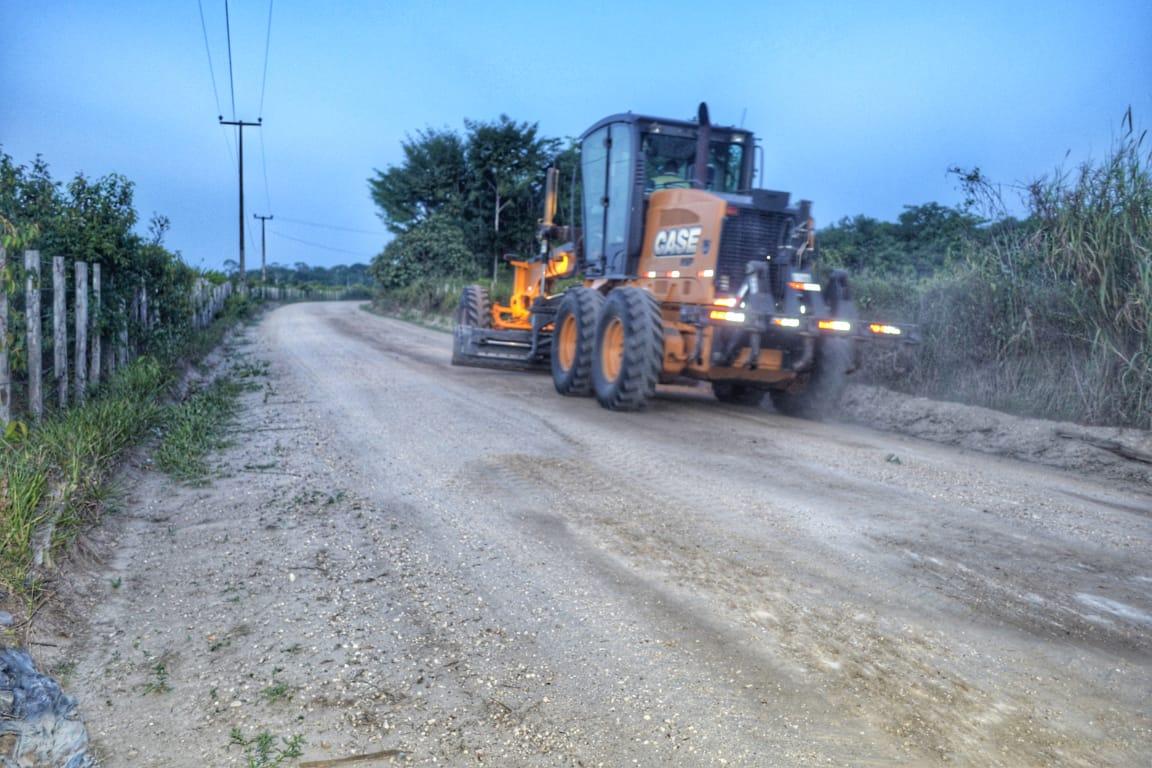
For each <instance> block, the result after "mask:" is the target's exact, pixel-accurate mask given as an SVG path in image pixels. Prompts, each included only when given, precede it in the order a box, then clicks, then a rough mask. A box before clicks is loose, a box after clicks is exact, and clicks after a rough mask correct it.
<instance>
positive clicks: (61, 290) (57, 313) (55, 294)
mask: <svg viewBox="0 0 1152 768" xmlns="http://www.w3.org/2000/svg"><path fill="white" fill-rule="evenodd" d="M66 289H67V283H66V282H65V280H64V257H63V256H53V257H52V361H53V362H52V378H54V379H55V380H56V395H57V398H58V400H59V405H60V407H61V408H67V407H68V325H67V322H66V320H67V318H68V307H67V298H68V297H67V295H66Z"/></svg>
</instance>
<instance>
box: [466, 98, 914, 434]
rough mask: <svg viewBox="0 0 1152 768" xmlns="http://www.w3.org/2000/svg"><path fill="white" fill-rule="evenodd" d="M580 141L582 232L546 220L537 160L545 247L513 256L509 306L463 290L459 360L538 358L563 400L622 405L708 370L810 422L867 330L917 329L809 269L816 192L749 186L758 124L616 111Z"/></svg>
mask: <svg viewBox="0 0 1152 768" xmlns="http://www.w3.org/2000/svg"><path fill="white" fill-rule="evenodd" d="M580 142H581V145H580V163H581V169H580V170H581V178H582V193H583V194H582V201H581V205H582V207H581V214H582V219H583V222H582V223H583V226H582V227H581V228H580V229H579V230H578V229H576V228H574V227H571V226H557V225H556V224H554V219H555V215H556V208H557V177H558V174H557V172H556V169H554V168H553V169H549V170H548V174H547V182H546V184H545V206H544V207H545V210H544V217H543V219H542V220H541V222H540V225H539V228H538V242H539V252H538V253H536V254H534V255H533V256H532V257H530V258H525V259H512V260H511V265H512V267H513V269H514V281H513V287H512V293H511V298H510V300H509V301H508V303H507V304H499V303H493V302H492V301H491V300H490V298H489V295H488V293H487V291H486V290H485V289H484V288H483V287H481V286H479V285H470V286H468V287H466V288H465V289H464V291H463V293H462V295H461V297H460V304H459V308H458V310H457V313H456V318H455V328H454V337H453V354H452V362H453V363H454V364H457V365H479V366H487V367H512V368H544V367H547V368H549V369H550V370H551V373H552V380H553V382H554V383H555V386H556V391H557V392H559V393H560V394H562V395H571V396H582V395H589V394H594V395H595V396H596V399H597V400H598V401H599V403H600V404H601V405H602V406H604V407H605V408H609V409H613V410H620V411H628V410H637V409H641V408H643V407H645V405H646V404H647V403H648V401H649V400H650V399H651V398H652V397H653V395H654V394H655V392H656V385H657V384H658V383H674V382H684V381H685V380H697V381H700V380H703V381H708V382H710V384H711V387H712V391H713V392H714V394H715V396H716V398H717V399H719V400H721V401H724V402H729V403H741V404H748V405H755V404H758V403H760V402H761V401H762V400H763V398H764V394H765V393H768V394H769V395H770V397H771V398H772V403H773V405H774V406H775V407H776V408H777V409H778V410H780V411H782V412H783V413H786V414H790V415H798V416H819V415H820V413H822V412H823V411H824V410H825V409H827V408H828V407H830V406H832V405H834V404H835V403H836V401H837V400H838V399H839V397H840V394H841V392H842V390H843V386H844V381H845V378H844V377H845V375H846V374H848V373H851V372H852V371H853V370H855V369H856V367H857V366H858V364H859V361H860V355H861V347H862V345H863V343H864V342H865V341H866V340H867V339H871V338H878V337H882V338H887V339H893V340H911V338H912V333H911V330H912V329H910V328H908V327H906V326H899V325H894V324H891V323H881V322H867V323H861V322H860V321H859V320H858V318H857V312H856V306H855V304H854V302H853V300H852V293H851V289H850V287H849V284H848V279H847V275H846V274H845V273H844V272H842V271H833V272H831V274H830V275H829V276H828V277H827V278H826V279H825V281H824V282H823V284H821V283H820V282H818V281H817V279H816V275H815V271H814V268H815V259H816V255H817V253H816V242H815V232H814V229H813V220H812V216H811V203H809V202H808V201H807V200H801V201H800V202H799V203H798V204H797V205H791V204H790V201H789V195H788V193H786V192H777V191H771V190H766V189H755V188H753V181H754V177H755V173H756V154H757V153H756V150H757V146H756V143H755V139H754V137H753V135H752V133H751V132H749V131H746V130H743V129H740V128H732V127H721V126H713V125H711V123H710V121H709V117H708V109H707V106H706V105H704V104H701V105H700V108H699V111H698V115H697V119H696V120H695V121H681V120H669V119H664V118H655V117H645V116H641V115H634V114H631V113H628V114H618V115H612V116H610V117H606V118H604V119H603V120H600V121H599V122H597V123H596V124H595V125H593V126H592V127H591V128H589V129H588V130H587V131H586V132H585V133H584V134H583V135H582V136H581V137H580ZM560 286H567V287H564V288H560Z"/></svg>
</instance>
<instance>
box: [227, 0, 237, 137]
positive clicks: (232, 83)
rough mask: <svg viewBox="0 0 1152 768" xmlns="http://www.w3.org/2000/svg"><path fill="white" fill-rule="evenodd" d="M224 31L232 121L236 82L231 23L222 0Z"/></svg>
mask: <svg viewBox="0 0 1152 768" xmlns="http://www.w3.org/2000/svg"><path fill="white" fill-rule="evenodd" d="M224 30H225V32H226V33H227V35H228V90H229V91H231V93H232V119H233V120H235V119H236V81H235V80H233V78H232V21H231V19H230V17H229V14H228V0H224Z"/></svg>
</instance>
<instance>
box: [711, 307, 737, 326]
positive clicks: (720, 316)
mask: <svg viewBox="0 0 1152 768" xmlns="http://www.w3.org/2000/svg"><path fill="white" fill-rule="evenodd" d="M708 317H710V318H711V319H713V320H724V321H725V322H729V323H742V322H744V313H743V312H726V311H724V310H723V309H714V310H712V311H711V312H709V313H708Z"/></svg>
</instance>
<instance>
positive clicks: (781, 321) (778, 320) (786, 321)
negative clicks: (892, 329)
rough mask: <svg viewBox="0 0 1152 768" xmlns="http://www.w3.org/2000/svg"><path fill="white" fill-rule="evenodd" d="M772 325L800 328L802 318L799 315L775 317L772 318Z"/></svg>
mask: <svg viewBox="0 0 1152 768" xmlns="http://www.w3.org/2000/svg"><path fill="white" fill-rule="evenodd" d="M772 325H778V326H780V327H781V328H799V327H800V318H798V317H774V318H772Z"/></svg>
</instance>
